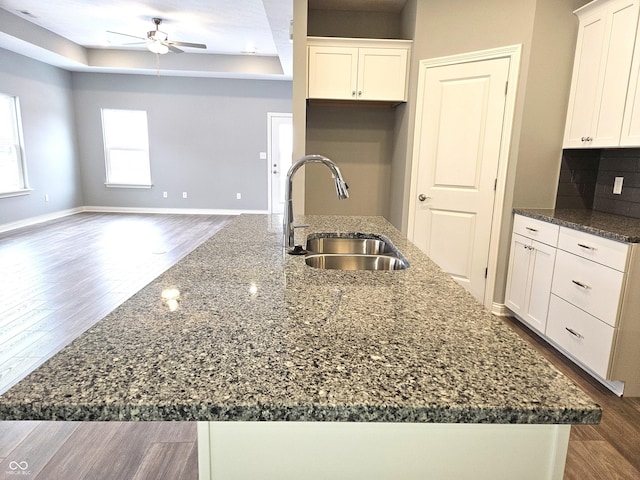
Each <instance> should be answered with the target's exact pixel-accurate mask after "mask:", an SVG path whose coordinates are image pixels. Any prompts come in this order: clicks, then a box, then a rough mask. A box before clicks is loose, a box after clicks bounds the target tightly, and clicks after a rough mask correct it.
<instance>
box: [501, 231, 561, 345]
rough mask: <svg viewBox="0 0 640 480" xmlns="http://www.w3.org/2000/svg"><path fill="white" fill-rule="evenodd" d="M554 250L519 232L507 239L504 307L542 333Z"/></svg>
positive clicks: (547, 304) (554, 254) (544, 324)
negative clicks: (506, 278) (508, 262)
mask: <svg viewBox="0 0 640 480" xmlns="http://www.w3.org/2000/svg"><path fill="white" fill-rule="evenodd" d="M555 256H556V249H555V248H554V247H551V246H549V245H545V244H544V243H540V242H536V241H535V240H531V239H528V238H526V237H523V236H522V235H518V234H514V235H513V239H512V241H511V269H510V272H511V275H510V276H509V278H508V280H507V289H508V292H509V293H508V297H507V301H506V305H507V307H509V309H511V311H512V312H513V313H515V314H516V315H517V316H518V317H520V319H521V320H524V321H525V322H527V323H528V324H529V325H530V326H531V327H532V328H535V329H536V330H538V331H539V332H541V333H544V330H545V326H546V323H547V310H548V308H549V295H550V293H551V288H550V287H551V279H552V278H553V263H554V260H555Z"/></svg>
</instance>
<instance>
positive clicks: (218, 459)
mask: <svg viewBox="0 0 640 480" xmlns="http://www.w3.org/2000/svg"><path fill="white" fill-rule="evenodd" d="M570 429H571V425H519V424H518V425H513V424H424V423H342V422H337V423H332V422H198V468H199V479H200V480H247V479H260V480H301V479H304V480H321V479H322V480H325V479H332V480H342V479H344V480H382V479H384V480H387V479H389V480H391V479H394V480H395V479H402V480H414V479H415V480H418V479H420V480H426V479H437V480H444V479H451V480H465V479H470V480H471V479H473V480H483V479H487V480H500V479H505V480H513V479H518V480H527V479H531V480H542V479H558V480H561V479H562V476H563V472H564V465H565V459H566V456H567V448H568V445H569V432H570Z"/></svg>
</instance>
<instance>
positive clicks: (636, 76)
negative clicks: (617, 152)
mask: <svg viewBox="0 0 640 480" xmlns="http://www.w3.org/2000/svg"><path fill="white" fill-rule="evenodd" d="M638 145H640V28H639V29H638V33H637V36H636V49H635V52H634V53H633V63H632V64H631V77H630V78H629V90H628V93H627V105H626V108H625V110H624V118H623V120H622V135H621V136H620V146H622V147H637V146H638Z"/></svg>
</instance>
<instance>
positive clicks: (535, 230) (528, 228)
mask: <svg viewBox="0 0 640 480" xmlns="http://www.w3.org/2000/svg"><path fill="white" fill-rule="evenodd" d="M524 228H526V229H527V230H529V231H530V232H537V231H538V229H537V228H533V227H524Z"/></svg>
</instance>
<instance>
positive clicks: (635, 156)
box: [556, 148, 640, 218]
mask: <svg viewBox="0 0 640 480" xmlns="http://www.w3.org/2000/svg"><path fill="white" fill-rule="evenodd" d="M615 177H623V178H624V180H623V185H622V194H620V195H614V194H613V182H614V179H615ZM556 208H587V209H593V210H597V211H600V212H607V213H615V214H617V215H624V216H627V217H634V218H640V149H636V148H619V149H584V150H564V151H563V154H562V166H561V168H560V180H559V182H558V195H557V198H556Z"/></svg>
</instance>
